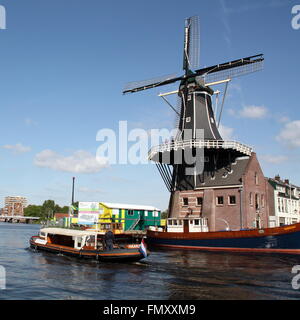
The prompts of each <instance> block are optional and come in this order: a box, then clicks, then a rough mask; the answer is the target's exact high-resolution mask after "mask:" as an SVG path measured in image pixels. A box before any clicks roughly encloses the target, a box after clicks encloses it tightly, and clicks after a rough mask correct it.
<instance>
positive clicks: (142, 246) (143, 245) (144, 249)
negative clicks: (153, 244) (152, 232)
mask: <svg viewBox="0 0 300 320" xmlns="http://www.w3.org/2000/svg"><path fill="white" fill-rule="evenodd" d="M139 250H140V252H141V254H142V255H143V256H144V258H146V257H147V245H146V243H145V241H144V239H142V242H141V244H140V249H139Z"/></svg>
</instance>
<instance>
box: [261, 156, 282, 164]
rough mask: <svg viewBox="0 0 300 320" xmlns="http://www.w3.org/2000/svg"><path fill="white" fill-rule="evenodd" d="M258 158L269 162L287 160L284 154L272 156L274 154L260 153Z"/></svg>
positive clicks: (276, 162)
mask: <svg viewBox="0 0 300 320" xmlns="http://www.w3.org/2000/svg"><path fill="white" fill-rule="evenodd" d="M259 158H260V159H261V160H262V161H265V162H268V163H271V164H280V163H283V162H286V161H287V160H288V157H286V156H280V155H279V156H274V155H261V156H259Z"/></svg>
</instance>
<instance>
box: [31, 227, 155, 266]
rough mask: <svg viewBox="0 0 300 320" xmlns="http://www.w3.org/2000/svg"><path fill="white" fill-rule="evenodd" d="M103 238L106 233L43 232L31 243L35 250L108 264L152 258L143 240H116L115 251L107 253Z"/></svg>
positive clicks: (87, 231)
mask: <svg viewBox="0 0 300 320" xmlns="http://www.w3.org/2000/svg"><path fill="white" fill-rule="evenodd" d="M104 235H105V232H97V231H95V230H73V229H65V228H55V227H53V228H42V229H40V232H39V235H37V236H32V237H31V239H30V241H29V243H30V247H31V248H33V249H36V250H41V251H48V252H52V253H60V254H63V255H69V256H75V257H79V258H86V259H94V260H98V261H107V262H122V261H139V260H141V259H144V258H146V257H147V256H148V255H149V251H148V250H147V248H146V247H145V244H144V241H143V240H142V241H141V243H130V242H129V241H128V238H123V239H122V238H120V239H116V241H115V243H114V246H113V249H112V250H108V249H107V248H106V247H105V243H104ZM124 239H125V240H126V241H124Z"/></svg>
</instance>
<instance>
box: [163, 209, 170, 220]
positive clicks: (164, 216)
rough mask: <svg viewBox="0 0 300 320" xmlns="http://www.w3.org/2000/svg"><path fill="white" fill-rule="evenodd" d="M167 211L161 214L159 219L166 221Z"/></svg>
mask: <svg viewBox="0 0 300 320" xmlns="http://www.w3.org/2000/svg"><path fill="white" fill-rule="evenodd" d="M168 215H169V211H168V210H165V211H163V212H162V213H161V219H168Z"/></svg>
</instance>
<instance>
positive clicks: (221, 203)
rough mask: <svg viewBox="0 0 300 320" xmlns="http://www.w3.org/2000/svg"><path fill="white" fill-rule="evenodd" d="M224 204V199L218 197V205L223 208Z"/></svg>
mask: <svg viewBox="0 0 300 320" xmlns="http://www.w3.org/2000/svg"><path fill="white" fill-rule="evenodd" d="M223 204H224V197H221V196H220V197H217V205H219V206H222V205H223Z"/></svg>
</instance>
